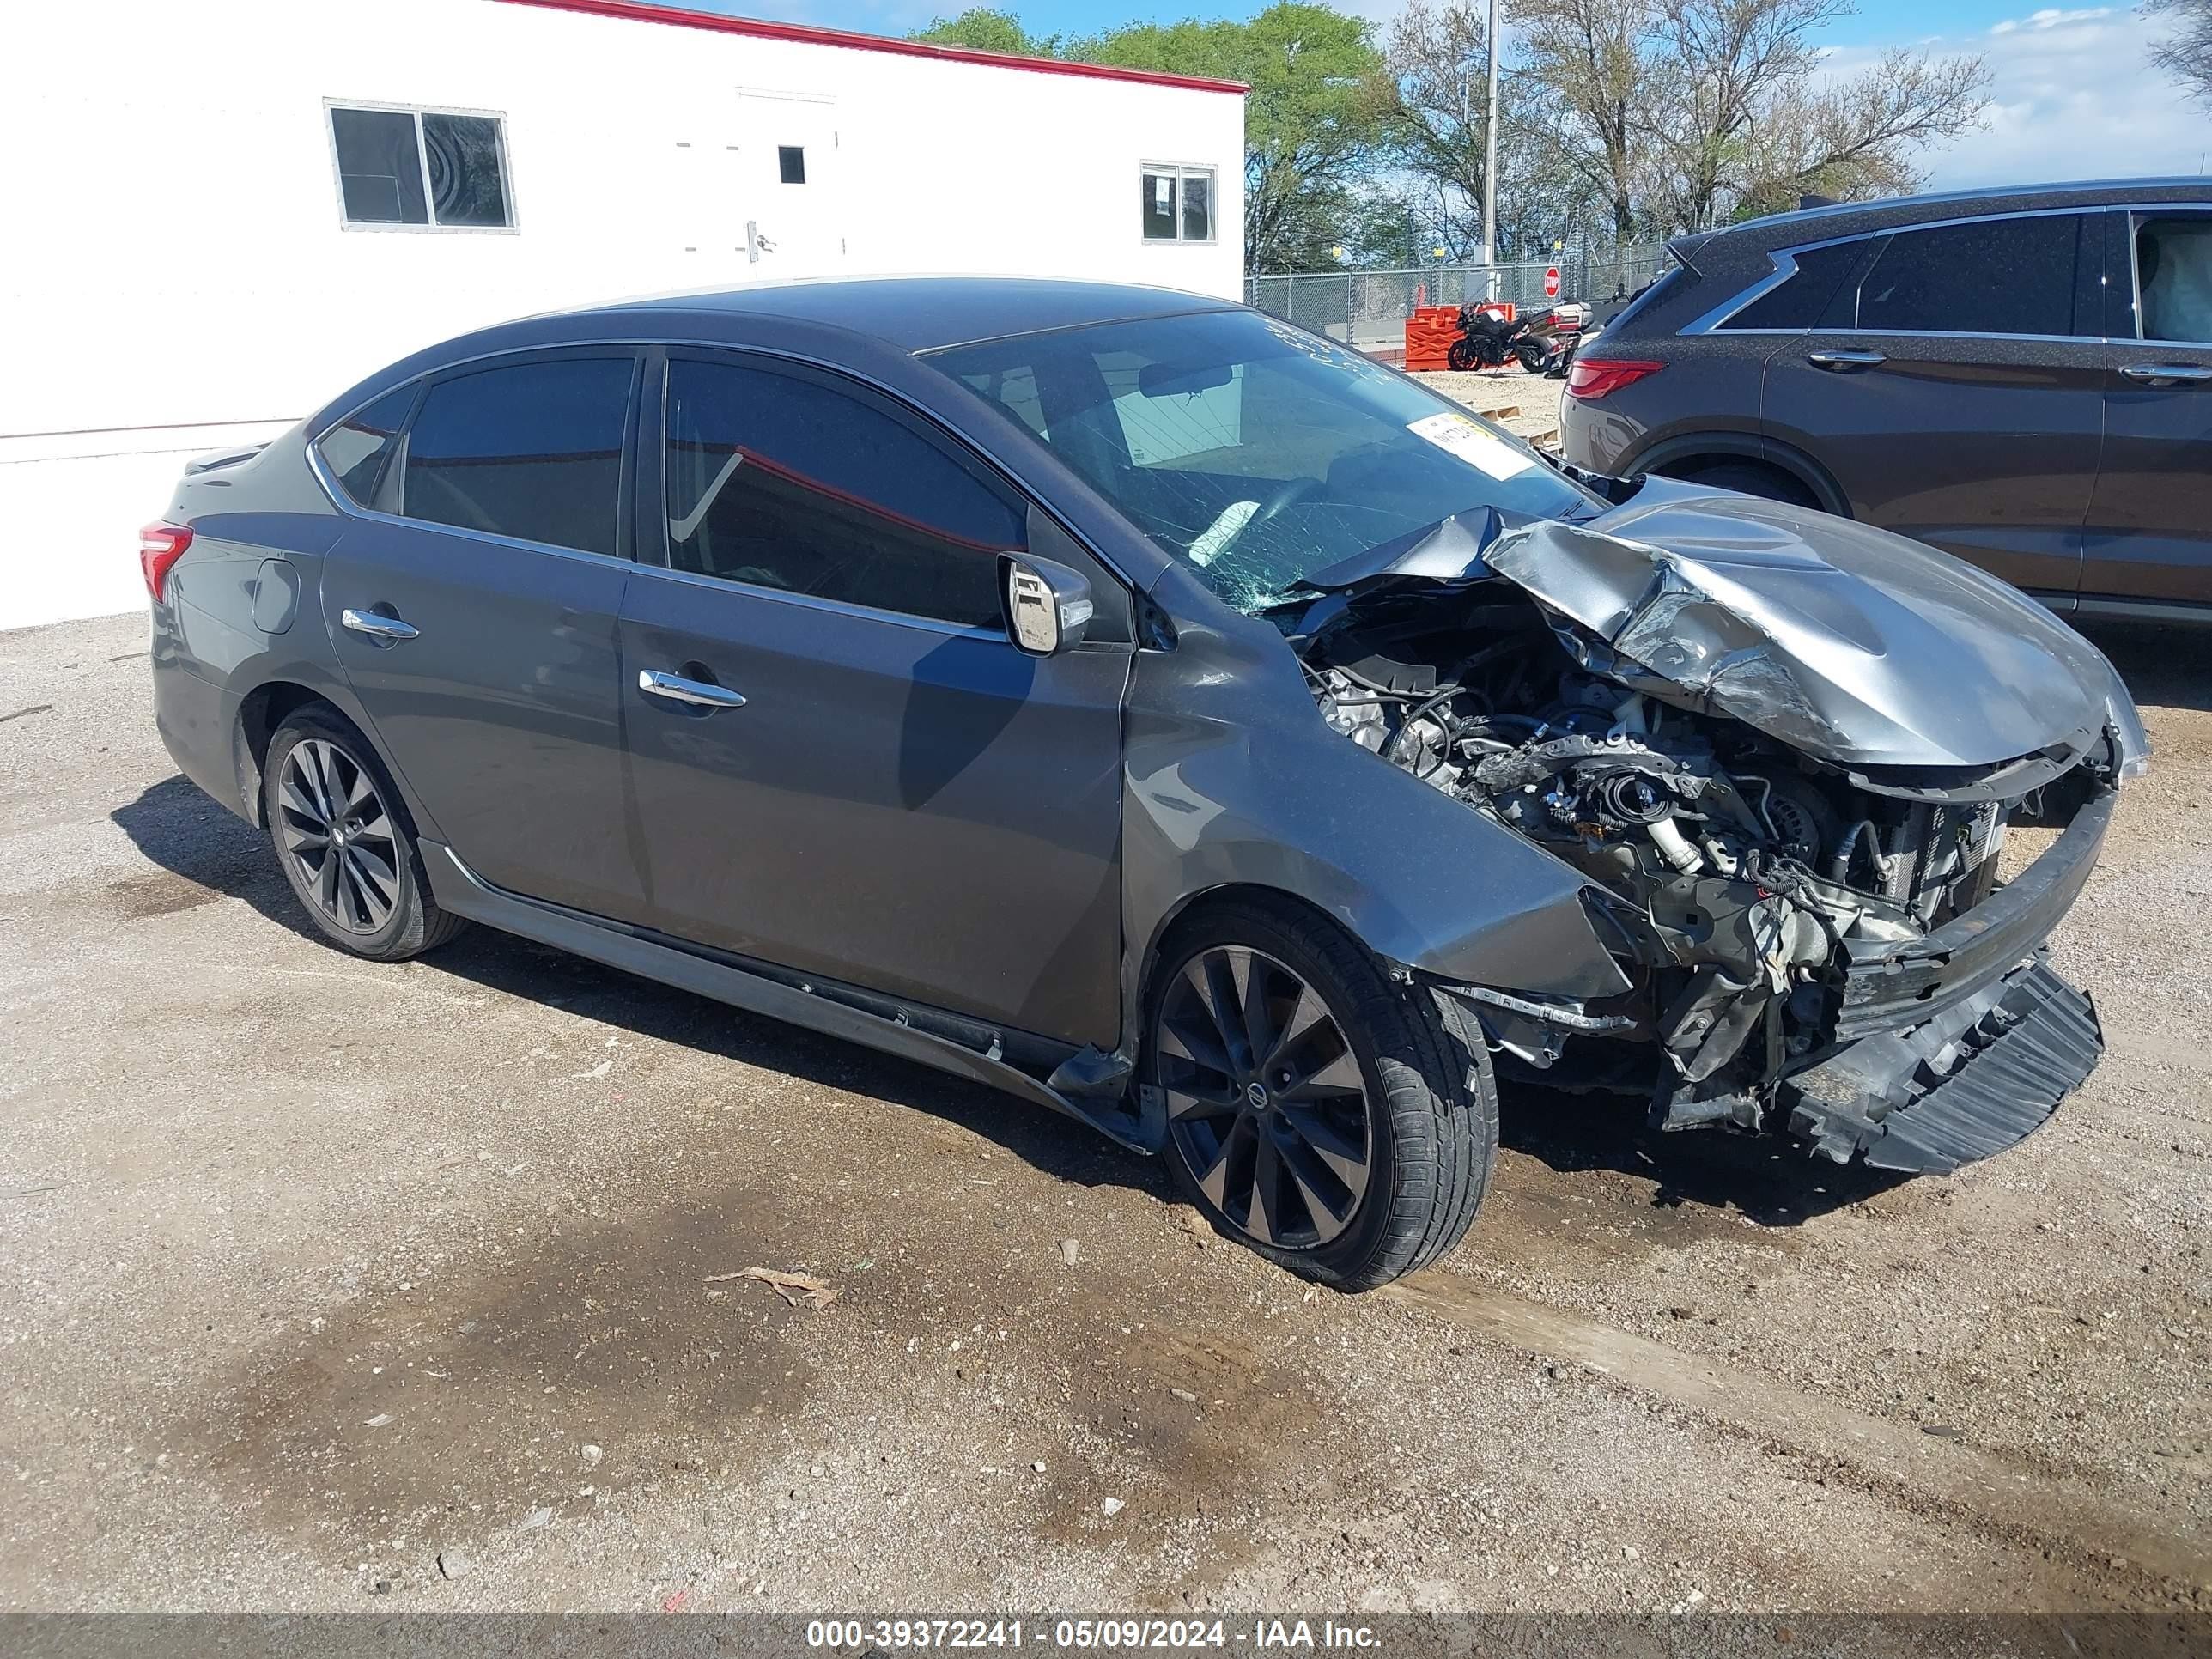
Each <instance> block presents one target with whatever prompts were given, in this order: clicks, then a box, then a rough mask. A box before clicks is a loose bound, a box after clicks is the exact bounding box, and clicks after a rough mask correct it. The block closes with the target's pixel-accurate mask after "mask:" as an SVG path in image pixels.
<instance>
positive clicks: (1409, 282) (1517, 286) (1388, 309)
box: [1244, 243, 1667, 351]
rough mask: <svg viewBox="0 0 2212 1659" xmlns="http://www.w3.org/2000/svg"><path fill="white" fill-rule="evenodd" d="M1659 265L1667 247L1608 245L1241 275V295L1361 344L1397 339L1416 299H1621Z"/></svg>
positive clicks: (1525, 306) (1529, 303)
mask: <svg viewBox="0 0 2212 1659" xmlns="http://www.w3.org/2000/svg"><path fill="white" fill-rule="evenodd" d="M1553 264H1557V265H1558V267H1559V294H1558V295H1557V296H1556V297H1555V298H1554V297H1547V295H1546V294H1545V293H1544V273H1545V272H1546V271H1547V270H1550V269H1551V268H1552V266H1553ZM1666 268H1667V250H1666V249H1665V248H1664V247H1662V246H1659V245H1657V244H1656V243H1655V244H1653V245H1652V246H1649V247H1628V248H1616V249H1613V250H1612V251H1610V252H1604V253H1600V254H1595V255H1592V256H1590V257H1589V258H1569V257H1566V256H1562V257H1561V258H1559V259H1557V260H1547V259H1534V260H1521V261H1517V262H1516V263H1513V264H1495V265H1446V264H1436V265H1421V266H1418V267H1416V268H1415V269H1413V270H1316V271H1300V272H1297V273H1296V274H1294V275H1291V276H1248V277H1246V278H1245V279H1244V302H1245V303H1246V304H1247V305H1250V306H1255V307H1258V308H1259V309H1260V310H1261V311H1265V312H1268V313H1272V314H1273V315H1274V316H1277V317H1281V318H1284V319H1287V320H1288V321H1291V322H1293V323H1296V324H1297V325H1298V326H1299V327H1301V328H1307V329H1311V330H1312V331H1314V332H1315V333H1316V334H1326V335H1328V337H1329V338H1331V339H1333V340H1342V341H1344V342H1345V343H1346V344H1349V345H1352V346H1355V347H1358V349H1361V350H1363V351H1375V350H1383V349H1397V348H1398V347H1401V346H1402V345H1403V344H1404V343H1405V339H1406V319H1407V318H1409V317H1411V316H1412V315H1413V309H1414V307H1416V306H1463V305H1472V304H1474V302H1475V301H1480V300H1505V301H1511V302H1512V304H1513V305H1514V306H1515V307H1516V308H1517V309H1519V310H1522V311H1527V310H1530V309H1533V308H1537V307H1543V306H1547V305H1552V304H1555V303H1557V302H1558V301H1561V300H1588V301H1593V302H1595V303H1602V302H1604V301H1607V300H1613V299H1626V297H1627V296H1628V295H1632V294H1633V293H1635V292H1636V290H1637V289H1640V288H1642V287H1643V286H1644V284H1645V283H1649V282H1650V281H1651V280H1652V278H1654V277H1655V276H1658V275H1659V273H1660V272H1661V271H1662V270H1665V269H1666Z"/></svg>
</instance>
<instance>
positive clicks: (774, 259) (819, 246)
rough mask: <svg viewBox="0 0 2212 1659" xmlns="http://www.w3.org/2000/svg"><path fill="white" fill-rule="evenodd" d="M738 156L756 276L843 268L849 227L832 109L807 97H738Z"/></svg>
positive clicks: (821, 98)
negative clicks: (842, 211) (841, 201)
mask: <svg viewBox="0 0 2212 1659" xmlns="http://www.w3.org/2000/svg"><path fill="white" fill-rule="evenodd" d="M840 160H841V158H840V155H839V153H838V131H837V106H836V101H835V100H832V99H830V98H829V97H827V96H825V95H819V94H810V93H797V92H763V91H755V90H753V89H751V88H744V89H742V90H740V91H739V92H738V170H739V174H740V176H741V178H742V179H743V181H744V185H743V195H744V203H745V210H744V217H745V219H746V221H747V222H748V223H749V225H750V243H749V247H750V252H751V254H752V257H753V260H754V264H755V268H756V270H757V274H759V275H761V276H828V275H830V274H832V273H834V272H836V271H838V270H842V269H844V265H845V252H846V248H845V234H846V230H847V227H846V226H845V224H844V222H843V221H842V217H841V216H840V215H839V213H838V211H837V200H838V196H839V193H840V192H839V190H838V185H839V183H840V181H841V179H842V176H843V173H842V167H841V166H840Z"/></svg>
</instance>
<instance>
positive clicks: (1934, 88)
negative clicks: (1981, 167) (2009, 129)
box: [1722, 51, 1989, 216]
mask: <svg viewBox="0 0 2212 1659" xmlns="http://www.w3.org/2000/svg"><path fill="white" fill-rule="evenodd" d="M1988 84H1989V75H1988V70H1987V69H1986V67H1985V66H1984V64H1983V63H1982V61H1981V60H1980V59H1979V58H1971V57H1968V58H1928V57H1925V56H1923V55H1922V54H1919V53H1917V52H1902V51H1900V52H1888V53H1886V54H1884V56H1883V58H1882V59H1881V62H1880V63H1878V64H1875V66H1874V67H1873V68H1871V69H1868V70H1863V71H1862V72H1861V73H1859V74H1858V75H1857V76H1853V77H1852V78H1851V79H1850V80H1849V81H1845V82H1841V83H1839V84H1837V85H1833V86H1820V85H1818V84H1816V83H1814V82H1801V83H1799V84H1796V85H1794V86H1789V87H1784V88H1780V89H1778V90H1777V91H1776V92H1775V93H1774V94H1773V95H1771V97H1770V98H1768V99H1767V100H1765V106H1764V107H1763V108H1762V110H1761V111H1760V113H1759V119H1758V121H1757V122H1756V124H1755V125H1754V126H1753V130H1752V131H1751V133H1750V136H1749V137H1748V138H1747V142H1746V143H1745V144H1744V146H1743V150H1742V156H1743V165H1742V167H1741V173H1740V176H1738V177H1735V178H1734V179H1723V181H1722V187H1723V189H1724V190H1725V191H1727V199H1728V202H1729V208H1730V210H1731V211H1733V212H1734V213H1735V214H1736V215H1738V216H1741V215H1744V214H1747V213H1774V212H1779V211H1782V210H1785V209H1789V208H1793V207H1796V205H1797V200H1798V197H1800V196H1801V195H1802V194H1804V193H1805V192H1807V191H1817V192H1818V193H1819V194H1820V195H1823V196H1827V197H1832V198H1834V199H1835V200H1837V201H1863V200H1869V199H1871V198H1873V197H1880V196H1902V195H1909V194H1910V193H1911V192H1912V191H1915V190H1917V189H1918V188H1920V186H1921V185H1922V184H1923V182H1924V181H1925V177H1926V175H1925V174H1924V173H1923V172H1922V171H1921V170H1920V168H1919V167H1917V166H1916V165H1915V164H1914V161H1913V159H1912V158H1913V155H1914V154H1915V152H1916V151H1917V150H1918V149H1920V148H1921V147H1923V145H1927V144H1930V143H1940V142H1942V141H1943V140H1946V139H1948V138H1953V137H1957V136H1958V135H1959V134H1960V133H1961V132H1965V131H1969V130H1971V129H1972V128H1974V127H1977V126H1978V125H1981V119H1982V117H1981V104H1982V94H1983V93H1984V89H1985V88H1987V86H1988Z"/></svg>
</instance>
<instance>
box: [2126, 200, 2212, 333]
mask: <svg viewBox="0 0 2212 1659" xmlns="http://www.w3.org/2000/svg"><path fill="white" fill-rule="evenodd" d="M2136 295H2137V296H2138V297H2137V307H2138V308H2137V311H2136V319H2137V322H2136V330H2137V332H2138V333H2139V334H2140V335H2141V337H2142V338H2144V339H2146V340H2172V341H2175V342H2186V343H2191V344H2195V345H2203V344H2208V343H2212V214H2176V215H2174V216H2171V217H2166V218H2147V219H2143V220H2141V221H2139V222H2137V223H2136Z"/></svg>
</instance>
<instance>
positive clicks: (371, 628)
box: [338, 611, 422, 642]
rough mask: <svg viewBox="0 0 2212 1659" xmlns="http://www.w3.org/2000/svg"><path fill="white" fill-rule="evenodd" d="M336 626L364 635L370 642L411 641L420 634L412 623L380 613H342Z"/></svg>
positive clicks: (419, 630)
mask: <svg viewBox="0 0 2212 1659" xmlns="http://www.w3.org/2000/svg"><path fill="white" fill-rule="evenodd" d="M338 625H339V626H340V627H341V628H349V629H352V630H353V631H354V632H355V633H356V634H366V635H368V637H369V638H371V639H372V640H383V641H387V642H396V641H400V640H411V639H414V638H416V636H417V635H420V634H421V633H422V629H419V628H417V627H416V626H415V624H414V623H404V622H402V621H400V620H399V618H398V617H387V616H386V615H385V614H384V613H383V612H382V611H340V612H339V613H338Z"/></svg>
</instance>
